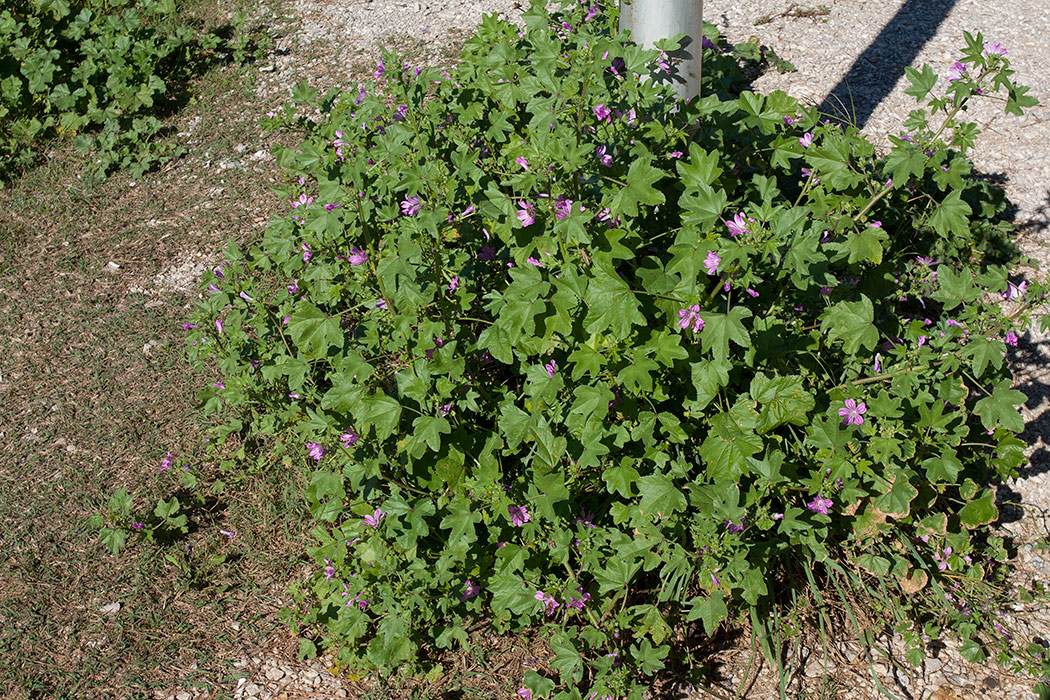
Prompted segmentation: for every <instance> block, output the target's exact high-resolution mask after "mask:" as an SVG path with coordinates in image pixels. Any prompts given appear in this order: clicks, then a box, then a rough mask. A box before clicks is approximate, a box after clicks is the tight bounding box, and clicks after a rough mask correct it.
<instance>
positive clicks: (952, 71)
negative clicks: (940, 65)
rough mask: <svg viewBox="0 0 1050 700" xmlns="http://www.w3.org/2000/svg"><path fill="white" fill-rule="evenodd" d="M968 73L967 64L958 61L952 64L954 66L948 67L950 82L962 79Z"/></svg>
mask: <svg viewBox="0 0 1050 700" xmlns="http://www.w3.org/2000/svg"><path fill="white" fill-rule="evenodd" d="M965 75H966V65H965V64H963V63H959V62H958V61H956V62H955V63H953V64H952V67H951V68H949V69H948V82H949V83H954V82H955V81H957V80H962V79H963V77H964V76H965Z"/></svg>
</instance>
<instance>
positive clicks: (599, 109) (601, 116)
mask: <svg viewBox="0 0 1050 700" xmlns="http://www.w3.org/2000/svg"><path fill="white" fill-rule="evenodd" d="M611 115H612V110H611V109H609V108H608V107H606V106H605V103H604V102H602V103H600V104H598V105H597V106H596V107H595V108H594V116H596V117H598V121H600V122H604V121H608V120H609V117H610V116H611Z"/></svg>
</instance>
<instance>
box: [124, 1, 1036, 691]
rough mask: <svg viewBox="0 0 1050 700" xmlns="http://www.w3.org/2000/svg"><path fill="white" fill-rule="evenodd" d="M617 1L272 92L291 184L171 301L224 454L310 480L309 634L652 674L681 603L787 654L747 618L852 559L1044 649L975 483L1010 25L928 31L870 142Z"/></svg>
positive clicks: (979, 473)
mask: <svg viewBox="0 0 1050 700" xmlns="http://www.w3.org/2000/svg"><path fill="white" fill-rule="evenodd" d="M614 15H615V13H614V12H605V11H602V10H601V9H600V8H598V7H597V6H591V5H590V4H585V5H572V6H566V7H565V8H563V10H561V11H559V12H556V13H554V14H548V12H547V11H546V10H545V9H544V7H543V5H542V3H537V4H535V5H534V7H533V8H532V9H531V10H530V11H529V12H528V13H527V14H526V15H525V26H524V27H523V28H518V27H516V26H514V25H511V24H509V23H506V22H502V21H499V20H497V19H495V18H492V17H489V18H486V19H485V20H484V22H483V23H482V25H481V27H480V28H479V29H478V32H477V34H476V35H475V36H474V37H473V38H472V39H470V40H469V41H468V42H467V44H466V46H465V48H464V51H463V54H462V56H461V59H460V62H459V64H458V65H457V66H456V68H455V69H453V70H451V71H448V72H440V71H434V70H423V69H418V68H413V67H411V66H408V65H406V64H405V63H404V62H403V60H402V59H401V58H399V57H397V56H394V55H392V54H386V55H385V56H384V59H383V61H382V62H380V63H379V64H378V66H377V67H376V69H375V72H374V75H373V80H372V81H370V82H369V83H368V84H366V85H362V86H360V87H359V88H358V89H357V90H356V91H351V92H349V93H339V92H336V91H333V92H330V93H328V94H325V95H321V94H318V93H317V91H315V90H312V89H310V88H309V87H308V86H305V85H302V86H299V87H298V88H297V89H296V91H295V92H294V94H293V98H292V101H290V102H289V103H288V104H286V105H285V106H284V107H283V108H282V109H280V110H277V111H275V112H274V113H271V114H270V115H269V117H268V118H267V120H266V121H265V126H266V128H268V129H272V130H274V131H279V130H285V131H293V132H296V133H299V134H301V135H302V142H301V144H300V145H299V146H297V147H295V148H278V149H277V155H278V159H279V162H280V163H281V164H282V165H283V166H284V167H285V168H287V170H288V173H289V179H288V189H287V196H288V200H289V202H290V205H289V211H288V212H287V213H286V214H284V215H280V216H277V217H275V218H273V219H272V220H271V221H270V223H269V225H268V226H267V228H266V231H265V233H264V235H263V236H262V239H261V240H260V241H259V242H258V243H256V244H253V245H250V246H248V247H247V248H246V249H243V250H242V249H239V248H237V247H235V246H232V245H231V246H230V248H229V249H228V251H227V256H226V261H225V262H224V263H223V264H222V265H221V266H219V267H218V268H216V269H215V270H214V271H213V272H212V273H210V274H208V275H207V276H206V280H205V291H204V299H203V301H202V302H201V304H200V306H199V308H198V310H197V312H196V313H195V315H194V317H193V318H192V319H191V321H190V322H188V323H187V330H188V331H189V345H190V352H191V356H192V357H193V359H194V362H195V363H196V364H197V366H198V367H199V368H200V369H201V371H202V372H206V373H209V374H211V375H212V376H213V378H214V380H213V383H212V384H211V386H209V387H207V388H206V389H205V390H204V391H203V392H202V394H201V402H202V403H201V406H202V411H203V414H204V415H205V416H207V417H208V419H209V420H211V421H213V429H212V431H211V437H212V440H213V445H216V446H221V445H222V444H224V443H226V444H229V445H231V446H236V449H237V450H238V456H239V459H238V460H236V463H235V464H231V465H230V466H231V467H232V469H231V471H233V470H245V469H250V468H251V465H252V463H253V461H254V460H256V459H258V460H259V462H260V463H262V464H266V465H273V464H275V463H276V464H280V465H281V466H280V468H282V469H287V470H289V478H301V479H302V480H303V482H304V484H305V485H306V487H305V497H306V499H307V500H308V502H309V506H310V511H311V513H312V516H313V517H314V519H315V520H316V526H315V528H314V530H313V534H314V536H315V538H316V544H315V546H313V547H312V548H311V549H310V556H312V557H313V558H314V560H315V561H316V564H317V573H316V575H315V576H313V577H312V578H311V579H309V580H308V581H305V582H303V583H300V584H296V585H295V586H294V596H295V599H296V605H295V606H294V607H293V608H291V609H289V610H288V611H287V615H286V617H287V620H288V621H289V623H291V624H292V625H293V627H294V628H295V629H296V630H298V631H301V632H302V633H303V634H304V639H303V647H302V648H303V652H304V653H306V654H312V653H316V652H317V651H318V650H319V649H323V650H326V651H329V652H331V653H332V654H333V655H334V657H335V658H336V659H337V661H338V662H339V663H340V664H342V665H344V666H347V667H349V668H352V669H354V670H355V672H359V673H361V672H367V671H369V670H372V669H379V670H380V671H382V672H383V673H389V672H393V671H394V670H397V669H406V670H408V671H410V672H411V671H413V670H421V669H425V667H426V666H427V663H428V658H429V655H430V654H432V652H434V650H441V649H449V648H455V647H457V646H459V645H464V644H468V643H469V639H470V632H471V630H473V629H476V628H477V627H478V626H479V625H485V626H489V627H490V628H491V629H493V630H495V631H497V632H522V631H525V630H544V631H545V632H546V633H547V634H548V635H549V638H550V646H551V650H552V653H553V660H552V661H551V668H552V669H553V673H552V674H548V675H544V674H541V673H538V672H536V671H529V672H527V673H526V674H525V676H524V678H522V679H521V686H520V690H519V691H518V694H519V695H520V696H521V697H535V698H539V697H548V696H552V697H559V698H573V697H590V698H595V697H632V698H639V697H642V692H643V689H644V688H646V687H647V685H648V683H649V682H650V681H649V680H648V679H649V678H650V677H652V676H653V675H654V674H657V673H658V672H662V671H665V672H666V671H668V670H674V671H675V672H682V673H686V672H687V668H688V667H689V666H690V665H691V664H690V663H689V661H690V660H691V659H692V657H691V654H692V651H691V650H692V649H693V643H692V641H691V640H695V639H696V638H698V637H701V636H704V635H711V634H714V633H715V632H716V631H717V630H718V629H719V628H720V627H722V626H723V625H726V624H730V623H734V622H741V621H747V620H751V621H752V622H753V629H754V630H755V631H756V633H761V632H763V630H765V634H764V635H763V640H762V644H763V647H764V649H765V650H766V652H767V655H768V656H770V657H772V658H779V654H778V653H777V652H776V649H775V648H774V647H776V646H777V645H778V644H779V642H777V637H778V635H779V630H778V629H775V625H773V626H770V625H769V624H767V623H766V622H764V621H768V620H776V619H781V618H782V617H783V615H782V611H784V610H787V609H789V608H790V607H791V606H792V605H793V602H792V601H795V602H796V603H798V601H802V600H805V601H813V600H817V601H818V602H819V601H821V600H823V599H824V598H832V597H837V598H838V599H839V600H841V602H842V603H843V605H844V608H845V609H846V610H847V611H849V610H852V609H855V608H857V605H858V603H857V601H862V603H863V605H866V606H868V607H869V609H885V610H895V611H898V613H897V616H896V617H895V624H896V627H897V629H898V631H899V632H900V633H901V634H904V635H905V637H906V639H907V641H908V644H909V646H910V652H909V659H910V660H911V661H912V662H913V663H917V662H919V661H921V660H922V658H923V657H924V655H925V653H926V650H927V649H928V648H929V645H930V644H932V643H936V641H937V640H938V639H939V638H940V637H942V636H945V635H950V636H954V637H957V638H959V639H960V640H961V642H962V645H961V648H960V650H961V652H962V654H963V656H964V657H966V658H967V659H969V660H971V661H982V660H984V659H986V658H988V657H989V656H990V655H991V656H994V657H995V658H996V659H997V660H999V661H1001V662H1003V663H1017V664H1019V667H1020V665H1022V664H1027V665H1026V666H1024V668H1025V669H1026V670H1027V671H1028V672H1031V673H1037V674H1038V673H1044V674H1045V672H1046V669H1045V662H1044V661H1042V659H1041V657H1040V656H1037V654H1040V653H1041V652H1040V651H1038V650H1037V649H1036V648H1035V647H1027V646H1026V645H1027V644H1028V642H1029V641H1030V640H1023V639H1021V635H1018V636H1017V637H1016V638H1015V637H1014V636H1012V635H1013V633H1012V632H1011V631H1010V629H1008V627H1009V625H1008V624H1004V618H1003V617H1002V615H1001V612H1002V606H1003V604H1004V599H1005V598H1004V595H1005V594H1004V593H1003V591H1004V590H1005V589H1004V588H1003V585H1002V582H1003V577H1004V575H1005V571H1006V569H1005V568H1004V564H1003V562H1004V561H1005V560H1006V559H1007V553H1006V549H1005V547H1004V543H1003V541H1002V540H1001V539H998V538H996V537H995V536H993V535H992V533H991V532H990V526H991V525H992V524H993V523H994V522H995V521H996V520H997V517H998V512H997V508H996V505H995V494H994V492H993V490H992V489H991V488H990V487H989V480H990V479H996V478H1006V477H1009V476H1013V475H1016V474H1017V469H1018V467H1019V466H1020V465H1021V464H1023V463H1024V459H1025V458H1024V443H1023V442H1022V441H1021V440H1019V439H1018V437H1017V435H1018V433H1019V432H1020V431H1021V430H1022V428H1023V427H1024V426H1023V421H1022V419H1021V416H1020V414H1019V413H1018V411H1017V409H1016V406H1017V405H1018V404H1020V403H1022V402H1023V401H1024V400H1025V397H1024V395H1023V394H1021V393H1020V392H1018V391H1016V390H1014V389H1012V388H1011V380H1010V375H1009V371H1008V368H1007V366H1006V363H1005V361H1004V355H1005V350H1006V346H1007V345H1012V344H1015V343H1016V342H1017V337H1018V334H1019V333H1021V332H1023V331H1024V330H1025V329H1026V328H1027V327H1029V325H1030V324H1031V323H1032V322H1033V318H1034V313H1035V312H1036V311H1037V310H1038V309H1039V308H1041V306H1042V304H1043V299H1044V288H1043V286H1042V285H1040V284H1037V283H1032V282H1028V281H1025V280H1020V279H1017V278H1015V277H1012V276H1011V275H1010V273H1009V270H1008V268H1007V267H1005V265H1006V264H1008V263H1011V262H1013V261H1014V259H1015V257H1016V256H1015V254H1014V252H1013V250H1012V248H1011V246H1010V243H1009V233H1010V228H1009V225H1008V224H1007V223H1005V222H1003V221H1001V219H1000V215H1001V214H1002V212H1003V211H1004V210H1005V208H1006V202H1005V200H1004V198H1003V197H1002V195H1001V193H1000V192H999V191H998V190H996V189H994V188H993V187H991V186H990V185H988V184H987V183H985V182H983V181H981V180H980V179H977V178H975V177H974V173H973V168H972V165H971V163H970V161H969V160H968V158H967V157H966V154H967V152H968V151H969V149H971V148H972V147H974V143H975V139H976V137H977V135H978V130H977V127H976V125H974V124H972V123H969V122H965V121H962V120H961V117H963V116H964V115H965V109H966V106H967V105H968V104H969V103H970V102H971V101H972V100H974V99H981V98H986V97H993V98H994V97H998V98H999V99H1001V100H1002V102H1003V105H1004V108H1005V110H1006V111H1007V112H1008V113H1014V114H1020V113H1021V112H1022V110H1023V108H1024V107H1026V106H1030V105H1032V104H1034V100H1033V98H1031V97H1029V96H1028V95H1027V94H1026V92H1027V88H1025V87H1023V86H1019V85H1016V84H1015V83H1014V82H1013V81H1012V80H1011V75H1012V71H1011V70H1010V63H1009V59H1008V58H1007V56H1006V53H1005V50H1004V49H1003V47H1001V46H999V45H998V44H996V43H986V42H985V41H984V39H983V38H982V37H981V36H980V35H979V34H978V35H976V36H974V35H969V34H967V35H966V47H965V49H964V50H963V53H962V56H961V60H960V61H959V62H958V63H956V64H955V65H953V66H952V67H951V68H950V69H949V71H948V74H947V76H938V75H937V74H936V73H935V72H934V70H933V69H932V68H929V67H925V68H924V69H923V70H921V71H914V70H911V69H909V71H908V79H909V81H910V82H911V87H910V88H909V89H908V93H909V94H912V95H914V96H915V97H916V99H917V100H918V102H919V108H918V109H917V110H916V111H915V112H913V113H912V114H911V115H910V117H909V118H908V120H907V121H906V122H905V124H904V125H902V130H901V132H900V134H899V135H894V136H893V137H892V138H891V141H892V144H893V148H892V150H891V151H890V152H889V153H888V154H886V155H880V154H879V153H877V152H876V149H875V147H874V146H873V145H872V144H871V143H870V142H869V141H867V140H866V139H865V138H864V137H863V136H861V135H860V134H859V133H858V131H857V130H856V129H855V128H853V127H851V126H849V125H848V124H843V123H840V122H837V121H833V120H830V119H827V118H825V117H824V115H821V114H819V113H817V112H816V111H815V110H813V109H810V108H806V107H804V106H803V105H800V104H799V103H798V102H797V101H796V100H794V99H792V98H791V97H789V96H787V95H785V94H784V93H780V92H776V93H773V94H771V95H768V96H765V95H758V94H755V93H753V92H750V91H744V92H741V93H739V94H736V93H734V92H733V91H732V90H731V86H732V84H733V80H734V78H733V70H734V68H733V67H734V66H736V65H737V64H736V58H735V57H733V56H731V55H730V53H729V51H728V50H727V49H725V48H724V47H722V45H721V43H720V42H717V43H716V40H717V39H718V37H717V35H716V34H715V33H713V32H712V33H711V35H710V36H709V37H705V47H706V48H705V71H704V73H705V76H704V79H705V94H706V95H707V96H705V97H703V98H702V99H698V100H693V101H692V102H690V103H688V104H686V103H681V102H678V101H676V100H675V99H674V98H673V95H672V92H671V91H670V89H669V87H668V82H669V81H670V80H673V77H674V63H673V59H672V58H671V57H670V56H671V55H672V54H673V51H674V50H675V48H676V46H677V40H668V41H666V42H664V43H663V44H662V45H661V46H660V47H659V48H658V49H657V50H645V49H642V48H640V47H637V46H634V45H632V44H630V43H629V41H627V40H626V38H625V37H624V36H623V35H621V34H619V33H618V32H617V30H616V18H615V16H614ZM737 70H738V69H737ZM318 115H320V116H319V118H318ZM1003 300H1009V301H1011V302H1013V306H1012V307H1011V308H1012V309H1013V310H1012V311H1011V312H1010V313H1009V314H1007V313H1006V312H1005V311H1004V309H1003V308H1002V307H1001V305H1000V303H999V302H1001V301H1003ZM1044 325H1045V321H1044ZM270 468H272V467H270ZM122 504H123V501H122V500H119V499H118V502H117V503H116V506H115V507H116V508H117V510H118V511H120V514H119V515H117V516H114V518H113V521H112V522H111V525H112V526H113V528H123V527H127V526H126V525H125V524H123V522H122V521H123V520H128V519H134V516H133V515H132V514H131V510H128V511H127V513H124V512H123V511H122V510H121V508H122V507H123V505H122ZM112 510H113V507H111V511H112ZM162 510H163V509H161V510H157V511H154V514H153V515H154V518H155V521H156V522H157V527H161V526H162V524H163V522H168V523H170V522H171V520H170V518H171V517H177V515H175V514H174V511H170V512H169V511H164V512H161V511H162ZM165 518H167V520H165ZM118 521H121V522H118ZM113 528H110V529H113ZM821 605H823V603H821ZM820 609H821V611H822V612H821V613H820V615H821V617H819V620H818V622H819V624H820V629H821V631H822V632H825V631H826V629H827V628H826V625H825V621H826V618H825V617H824V616H825V615H826V613H825V612H823V610H825V608H824V607H821V608H820ZM851 620H855V616H852V613H851ZM856 626H857V628H858V630H859V631H861V632H862V631H863V630H861V629H860V628H861V627H862V625H861V624H860V623H859V622H857V623H856ZM1004 630H1005V631H1004Z"/></svg>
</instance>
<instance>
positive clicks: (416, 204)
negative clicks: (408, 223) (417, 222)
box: [401, 197, 423, 216]
mask: <svg viewBox="0 0 1050 700" xmlns="http://www.w3.org/2000/svg"><path fill="white" fill-rule="evenodd" d="M422 208H423V205H422V204H420V201H419V197H405V198H404V199H403V200H402V201H401V213H402V214H403V215H404V216H415V215H416V214H418V213H419V210H420V209H422Z"/></svg>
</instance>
